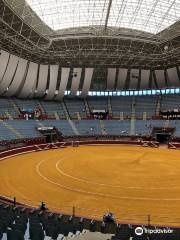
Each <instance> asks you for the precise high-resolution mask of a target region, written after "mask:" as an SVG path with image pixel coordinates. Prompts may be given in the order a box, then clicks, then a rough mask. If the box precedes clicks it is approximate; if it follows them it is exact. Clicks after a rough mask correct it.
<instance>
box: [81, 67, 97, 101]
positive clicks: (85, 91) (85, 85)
mask: <svg viewBox="0 0 180 240" xmlns="http://www.w3.org/2000/svg"><path fill="white" fill-rule="evenodd" d="M93 72H94V68H86V69H85V76H84V83H83V88H82V92H81V97H86V96H87V95H88V91H89V89H90V86H91V81H92V77H93Z"/></svg>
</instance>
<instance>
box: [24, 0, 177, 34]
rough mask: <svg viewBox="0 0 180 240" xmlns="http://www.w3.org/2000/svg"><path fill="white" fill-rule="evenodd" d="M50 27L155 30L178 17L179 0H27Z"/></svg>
mask: <svg viewBox="0 0 180 240" xmlns="http://www.w3.org/2000/svg"><path fill="white" fill-rule="evenodd" d="M27 3H28V4H29V5H30V7H31V8H32V9H33V10H34V11H35V12H36V13H37V15H38V16H39V17H40V18H41V19H42V20H43V21H44V22H45V23H46V24H47V25H48V26H49V27H50V28H52V29H53V30H59V29H65V28H77V27H88V26H104V27H105V28H107V27H108V26H109V27H110V26H111V27H117V28H130V29H135V30H140V31H145V32H150V33H152V34H156V33H158V32H161V31H162V30H164V29H165V28H167V27H169V26H170V25H172V24H173V23H175V22H176V21H177V20H178V19H179V17H180V0H168V1H167V0H122V1H119V0H76V1H74V0H61V1H60V0H59V1H58V0H27Z"/></svg>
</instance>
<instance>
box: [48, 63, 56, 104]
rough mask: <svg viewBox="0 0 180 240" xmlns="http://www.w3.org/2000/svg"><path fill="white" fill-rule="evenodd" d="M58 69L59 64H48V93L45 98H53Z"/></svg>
mask: <svg viewBox="0 0 180 240" xmlns="http://www.w3.org/2000/svg"><path fill="white" fill-rule="evenodd" d="M58 70H59V65H50V83H49V89H48V93H47V95H46V97H45V99H46V100H51V99H53V98H54V95H55V91H56V84H57V78H58Z"/></svg>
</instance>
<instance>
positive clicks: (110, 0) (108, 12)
mask: <svg viewBox="0 0 180 240" xmlns="http://www.w3.org/2000/svg"><path fill="white" fill-rule="evenodd" d="M111 5H112V0H109V4H108V8H107V13H106V20H105V25H104V32H105V33H106V30H107V25H108V20H109V14H110V11H111Z"/></svg>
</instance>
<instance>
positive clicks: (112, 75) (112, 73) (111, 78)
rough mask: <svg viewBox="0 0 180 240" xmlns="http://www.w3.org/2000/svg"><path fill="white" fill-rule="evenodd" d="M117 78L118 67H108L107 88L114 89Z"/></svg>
mask: <svg viewBox="0 0 180 240" xmlns="http://www.w3.org/2000/svg"><path fill="white" fill-rule="evenodd" d="M115 80H116V68H108V74H107V90H114V85H115Z"/></svg>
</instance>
